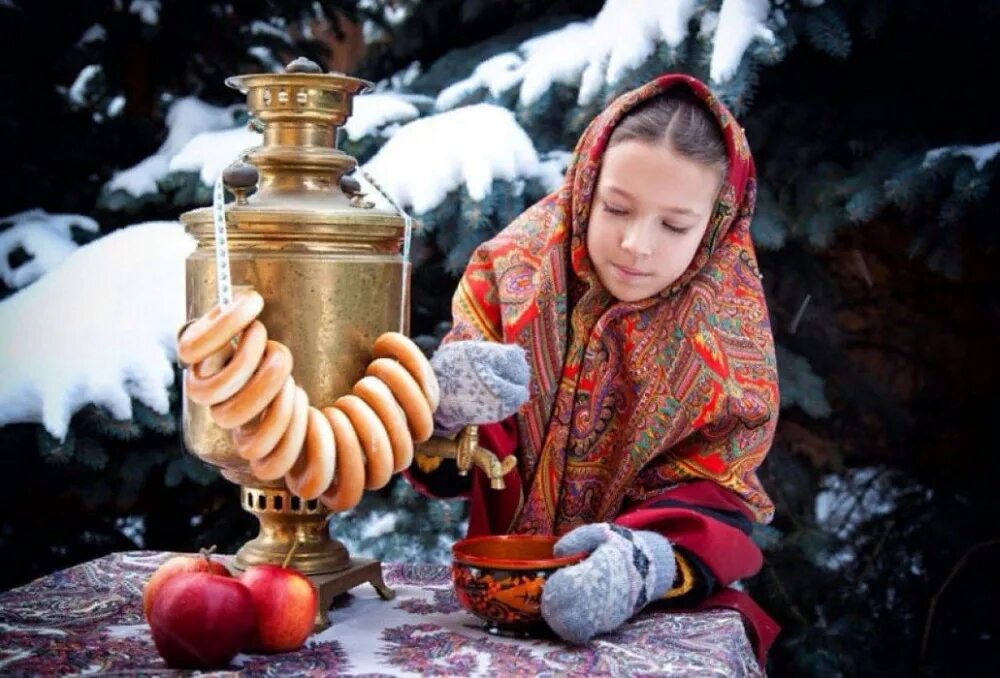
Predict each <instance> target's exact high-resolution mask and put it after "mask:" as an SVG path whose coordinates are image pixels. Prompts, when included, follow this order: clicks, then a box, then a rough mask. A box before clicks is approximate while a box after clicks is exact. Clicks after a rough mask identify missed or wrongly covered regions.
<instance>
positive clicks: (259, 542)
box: [180, 59, 511, 624]
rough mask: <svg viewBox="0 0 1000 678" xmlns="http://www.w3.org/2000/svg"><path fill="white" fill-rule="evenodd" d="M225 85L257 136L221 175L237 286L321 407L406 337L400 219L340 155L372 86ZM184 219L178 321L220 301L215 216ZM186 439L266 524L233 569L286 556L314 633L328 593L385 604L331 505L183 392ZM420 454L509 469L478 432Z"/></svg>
mask: <svg viewBox="0 0 1000 678" xmlns="http://www.w3.org/2000/svg"><path fill="white" fill-rule="evenodd" d="M226 84H227V85H229V86H230V87H233V88H235V89H238V90H239V91H240V92H242V93H244V94H246V96H247V107H248V109H249V113H250V116H251V122H252V124H253V125H255V126H256V127H257V128H259V129H262V130H263V145H262V146H260V147H258V148H254V149H252V150H248V151H246V152H245V153H244V154H243V157H242V159H241V160H242V162H240V163H237V164H235V165H233V166H231V167H230V168H229V169H227V170H226V172H225V174H224V179H225V182H226V185H227V187H228V188H229V189H230V191H231V192H232V193H233V194H234V195H235V196H236V199H235V201H234V202H231V203H229V204H227V205H226V207H225V219H226V224H227V233H228V245H229V261H230V270H231V275H232V281H233V287H234V289H239V288H240V287H252V288H253V289H255V290H256V291H257V292H259V293H260V294H261V295H262V296H263V298H264V301H265V306H264V311H263V313H262V314H261V317H260V319H261V321H262V322H263V323H264V325H265V326H266V327H267V329H268V335H269V336H270V338H273V339H275V340H277V341H279V342H281V343H283V344H285V345H286V346H288V348H289V349H291V352H292V355H293V357H294V368H293V372H292V375H293V378H294V379H295V383H296V384H298V385H299V386H301V387H302V388H303V389H305V391H306V393H307V394H308V396H309V401H310V402H312V403H318V404H320V405H321V406H324V405H329V404H331V403H333V402H334V401H335V400H336V399H337V398H338V397H340V396H342V395H344V394H346V393H349V392H350V391H351V388H352V386H353V385H354V383H355V382H356V381H357V380H358V379H359V378H361V377H362V376H364V372H365V368H366V366H367V365H368V363H369V362H370V360H371V358H372V356H371V346H372V344H373V343H374V341H375V339H376V338H377V337H378V336H379V335H381V334H382V333H383V332H387V331H397V332H403V333H408V329H409V327H408V325H409V304H410V287H409V280H410V270H409V266H410V265H409V263H408V262H407V261H406V260H405V258H404V242H405V239H406V237H407V236H408V234H407V233H406V222H405V219H404V216H403V215H402V214H401V213H400V212H398V211H397V210H396V209H395V208H394V207H393V205H391V204H390V203H388V202H387V201H385V200H380V201H379V202H380V203H381V204H382V205H384V206H378V205H376V203H375V201H374V200H369V199H368V198H367V197H366V195H365V194H364V193H362V192H361V185H360V183H359V182H358V181H356V180H355V179H353V178H352V177H348V176H347V175H348V174H349V173H350V172H352V171H353V170H354V169H355V167H356V165H357V161H356V160H355V159H354V158H353V157H351V156H349V155H347V154H345V153H343V152H341V151H339V150H337V148H336V139H337V129H338V127H340V126H341V125H343V124H344V123H345V121H346V120H347V118H348V117H349V116H350V114H351V111H352V100H353V98H354V97H355V96H356V95H358V94H360V93H362V92H363V91H364V90H366V89H367V88H368V86H369V85H370V83H368V82H366V81H364V80H359V79H357V78H352V77H348V76H346V75H342V74H336V73H322V72H321V71H320V68H319V67H318V66H316V65H315V64H313V63H312V62H308V61H306V60H303V59H297V60H296V61H294V62H292V63H291V64H289V66H288V67H287V68H286V71H285V72H283V73H267V74H254V75H242V76H235V77H231V78H229V79H227V80H226ZM253 188H256V192H255V193H253V194H252V195H250V196H249V197H248V196H247V194H248V193H249V192H250V191H251V190H252V189H253ZM370 197H373V198H374V197H375V196H370ZM180 218H181V221H182V222H183V223H184V225H185V227H186V230H187V231H188V232H189V233H191V234H192V235H193V236H194V237H195V238H196V239H197V242H198V245H197V248H196V250H195V251H194V252H193V253H192V254H191V255H190V256H189V257H188V259H187V262H186V287H187V309H186V313H187V318H189V319H193V318H197V317H199V316H201V315H203V314H204V313H205V312H206V311H208V310H209V309H210V308H211V307H212V306H214V305H215V304H216V302H217V301H218V284H217V279H216V261H215V242H214V238H213V212H212V209H211V208H201V209H196V210H192V211H190V212H186V213H185V214H183V215H181V217H180ZM183 431H184V442H185V445H186V446H187V448H188V449H189V450H190V451H191V452H192V453H193V454H195V455H196V456H197V457H199V458H200V459H202V460H203V461H205V462H207V463H209V464H211V465H213V466H216V467H218V468H219V469H220V470H221V472H222V475H223V476H224V477H225V478H226V479H228V480H230V481H231V482H233V483H236V484H237V485H239V486H240V488H241V489H240V502H241V505H242V506H243V508H244V509H245V510H246V511H248V512H250V513H251V514H253V515H255V516H256V517H257V518H258V519H259V521H260V533H259V534H258V536H257V537H256V538H255V539H253V540H251V541H249V542H247V543H246V544H245V545H244V546H243V547H242V548H241V549H240V550H239V552H238V553H237V554H236V558H235V562H234V566H235V567H236V569H239V570H242V569H245V568H246V567H248V566H250V565H254V564H258V563H281V562H282V561H284V560H285V557H286V554H288V553H289V552H290V551H293V553H292V557H291V560H290V565H291V566H292V567H294V568H296V569H298V570H299V571H301V572H302V573H304V574H306V575H308V576H309V577H310V578H311V579H312V580H313V582H314V583H315V584H316V585H317V587H318V588H319V591H320V620H319V623H320V624H322V623H324V622H325V612H326V610H327V609H328V607H329V605H330V602H331V600H332V599H333V597H334V596H336V595H337V594H339V593H342V592H344V591H346V590H348V589H350V588H353V587H354V586H356V585H358V584H361V583H363V582H365V581H368V582H370V583H371V584H372V585H373V586H375V588H376V589H377V590H378V592H379V594H380V595H382V597H384V598H390V597H392V591H391V590H390V589H388V588H387V587H386V586H385V584H384V582H383V579H382V570H381V564H380V563H379V562H378V561H375V560H369V559H358V558H352V557H351V556H350V554H349V553H348V552H347V549H346V548H345V547H344V546H343V544H341V543H340V542H339V541H337V540H336V539H333V538H331V537H330V535H329V530H328V526H327V519H328V518H329V516H330V512H329V510H328V509H327V508H326V507H324V506H323V505H322V504H320V503H319V502H318V500H310V501H302V500H300V499H299V498H298V497H296V496H294V495H292V494H291V493H290V492H289V491H288V489H287V488H286V487H285V485H284V482H283V481H282V480H277V481H271V482H263V481H260V480H258V479H257V478H255V477H254V476H253V475H252V474H251V473H250V471H249V466H248V463H247V462H246V461H245V460H243V459H242V458H241V457H239V456H238V455H237V454H236V452H235V449H234V447H233V444H232V441H231V438H230V434H229V432H227V431H224V430H222V429H220V428H219V427H218V426H216V425H215V424H214V423H213V421H212V420H211V418H210V415H209V408H207V407H205V406H202V405H198V404H196V403H194V402H192V401H190V400H189V399H188V398H187V395H186V394H185V396H184V404H183ZM421 449H422V450H423V453H424V454H430V455H434V456H443V457H455V458H456V460H457V462H458V463H459V467H460V469H462V470H468V469H469V468H470V466H471V465H472V464H473V463H475V464H478V465H480V466H482V467H483V469H484V470H485V471H486V472H487V474H488V475H489V476H490V478H491V483H492V484H493V486H494V487H502V484H503V481H502V476H503V475H504V474H505V473H506V472H507V471H509V470H510V468H511V464H510V463H507V464H504V465H501V464H500V463H498V462H497V461H496V458H495V457H493V455H491V454H490V453H488V452H486V451H485V450H483V449H482V448H478V447H477V445H476V432H475V429H474V428H469V429H467V430H466V431H464V432H463V433H462V434H461V435H460V436H459V438H458V439H456V440H454V441H448V440H436V439H432V440H431V441H429V442H428V443H426V444H425V445H424V446H423V447H422V448H420V447H418V450H421ZM293 545H294V549H293V548H292V547H293Z"/></svg>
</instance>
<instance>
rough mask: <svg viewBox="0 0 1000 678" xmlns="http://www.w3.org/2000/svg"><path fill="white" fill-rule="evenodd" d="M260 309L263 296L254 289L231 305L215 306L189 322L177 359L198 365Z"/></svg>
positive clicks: (237, 296)
mask: <svg viewBox="0 0 1000 678" xmlns="http://www.w3.org/2000/svg"><path fill="white" fill-rule="evenodd" d="M262 310H264V297H262V296H260V294H259V293H257V292H256V291H254V290H244V291H240V292H238V293H237V294H236V296H235V297H234V298H233V301H232V303H231V304H229V305H228V306H226V307H225V308H222V307H221V306H219V305H218V304H216V305H215V306H213V307H212V308H211V309H209V311H208V313H206V314H205V315H203V316H201V317H200V318H198V319H197V320H195V321H194V322H193V323H191V324H190V325H189V326H188V327H187V328H186V329H185V330H184V332H183V333H182V334H181V337H180V340H179V341H178V342H177V357H178V358H180V360H181V362H183V363H186V364H188V365H194V364H195V363H200V362H201V361H202V360H204V359H205V358H207V357H208V356H210V355H212V354H213V353H215V352H216V351H218V350H219V349H220V348H222V347H223V346H224V345H225V344H226V343H227V342H228V341H229V340H230V339H232V338H233V337H235V336H236V335H237V334H239V333H240V332H242V331H243V330H244V329H246V327H247V326H248V325H249V324H250V323H252V322H253V321H254V320H256V319H257V316H259V315H260V312H261V311H262Z"/></svg>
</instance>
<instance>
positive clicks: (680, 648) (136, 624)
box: [0, 552, 761, 677]
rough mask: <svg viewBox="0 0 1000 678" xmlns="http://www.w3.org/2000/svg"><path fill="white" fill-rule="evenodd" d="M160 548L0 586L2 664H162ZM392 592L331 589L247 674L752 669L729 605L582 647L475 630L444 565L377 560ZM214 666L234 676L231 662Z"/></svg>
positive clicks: (239, 664) (116, 669) (46, 669)
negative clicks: (326, 603) (155, 609)
mask: <svg viewBox="0 0 1000 678" xmlns="http://www.w3.org/2000/svg"><path fill="white" fill-rule="evenodd" d="M170 555H173V554H169V553H152V552H129V553H116V554H112V555H109V556H105V557H103V558H100V559H98V560H93V561H91V562H88V563H84V564H83V565H78V566H76V567H72V568H69V569H66V570H62V571H60V572H56V573H54V574H51V575H49V576H46V577H43V578H41V579H38V580H36V581H34V582H32V583H30V584H28V585H26V586H22V587H20V588H16V589H12V590H10V591H8V592H6V593H2V594H0V674H2V675H11V674H14V675H22V674H37V675H47V676H48V675H62V674H72V673H103V674H107V673H119V674H123V675H136V674H139V673H143V674H150V673H155V674H157V675H162V674H168V673H171V672H170V671H168V670H167V669H166V667H165V665H164V663H163V660H161V659H160V657H159V656H158V655H157V654H156V649H155V648H154V647H153V642H152V639H151V637H150V634H149V627H148V626H147V625H146V624H145V621H144V620H143V617H142V604H141V603H142V587H143V584H144V583H145V581H146V579H147V578H148V577H149V575H150V574H151V573H152V572H153V570H155V569H156V567H157V566H158V565H159V564H160V563H162V562H163V561H164V560H166V559H167V558H168V557H169V556H170ZM384 571H385V579H386V583H387V584H388V585H389V586H390V587H392V588H393V589H395V591H396V598H395V599H394V600H392V601H388V602H387V601H384V600H382V599H381V598H379V597H378V595H377V594H376V592H375V590H374V588H372V587H371V586H369V585H367V584H366V585H363V586H360V587H358V588H356V589H354V590H353V591H352V592H351V593H349V594H346V595H344V596H341V597H340V598H338V599H337V601H336V602H335V603H334V606H333V608H332V609H331V611H330V613H329V614H330V621H331V625H330V627H329V628H327V629H326V630H325V631H323V632H322V633H320V634H317V635H315V636H313V637H312V638H311V639H310V640H309V641H308V643H307V644H306V646H305V647H304V648H302V649H301V650H299V651H298V652H294V653H287V654H283V655H273V656H264V655H238V656H237V657H236V659H234V660H233V664H232V667H233V669H235V670H238V671H239V672H241V673H246V674H252V675H274V676H291V675H295V676H301V675H351V676H358V675H367V676H372V675H434V676H465V675H484V676H510V675H523V676H542V675H570V676H597V675H615V676H637V675H690V676H727V677H728V676H757V675H760V674H761V671H760V669H759V667H758V666H757V663H756V660H755V659H754V656H753V651H752V649H751V647H750V643H749V641H748V640H747V637H746V634H745V632H744V629H743V624H742V621H741V619H740V617H739V615H738V614H737V613H735V612H732V611H710V612H700V613H697V614H679V613H668V612H663V611H650V610H647V611H646V612H644V613H643V614H640V615H639V616H638V617H637V618H636V619H634V620H633V621H632V622H630V623H628V624H626V625H625V626H624V627H623V628H622V629H620V630H619V631H618V632H616V633H613V634H610V635H607V636H603V637H601V638H599V639H597V640H595V641H593V642H592V643H591V644H590V645H589V646H587V647H584V648H578V647H573V646H569V645H565V644H563V643H560V642H558V641H557V640H555V639H529V640H524V639H510V638H503V637H497V636H492V635H489V634H487V633H485V632H484V631H482V630H481V626H480V625H479V623H478V620H477V619H476V618H475V617H473V616H472V615H470V614H468V613H466V612H465V611H464V610H462V609H461V608H460V607H459V606H458V603H457V601H456V599H455V595H454V592H453V591H452V588H451V579H450V573H449V569H448V568H447V567H443V566H438V565H406V564H398V563H387V564H385V565H384ZM235 670H234V671H226V672H216V674H215V675H233V674H235V673H236V671H235Z"/></svg>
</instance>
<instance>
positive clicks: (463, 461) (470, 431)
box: [416, 426, 517, 490]
mask: <svg viewBox="0 0 1000 678" xmlns="http://www.w3.org/2000/svg"><path fill="white" fill-rule="evenodd" d="M416 452H417V453H418V454H422V455H424V456H428V457H440V458H442V459H454V460H455V466H457V467H458V473H459V474H460V475H463V476H464V475H466V474H468V473H469V469H470V468H472V465H473V464H475V465H476V466H478V467H479V468H481V469H482V470H483V473H485V474H486V476H487V477H488V478H489V479H490V487H491V488H492V489H494V490H502V489H504V487H506V483H505V482H504V476H506V475H507V474H508V473H510V472H511V471H513V470H514V467H515V466H517V457H514V456H510V457H506V458H505V459H504V460H503V461H501V460H499V459H497V456H496V455H495V454H493V453H492V452H490V451H489V450H487V449H484V448H482V447H480V446H479V427H478V426H466V427H465V428H464V429H462V431H461V432H460V433H459V434H458V437H456V438H454V439H450V438H431V439H430V440H428V441H427V442H425V443H421V444H420V445H417V449H416Z"/></svg>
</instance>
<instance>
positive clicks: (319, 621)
mask: <svg viewBox="0 0 1000 678" xmlns="http://www.w3.org/2000/svg"><path fill="white" fill-rule="evenodd" d="M309 579H310V580H311V581H312V583H313V584H315V585H316V589H317V590H318V591H319V609H318V610H317V612H316V631H321V630H323V629H325V628H327V627H328V626H329V625H330V620H329V619H328V618H327V612H329V610H330V606H331V605H333V599H334V598H336V597H337V596H339V595H340V594H342V593H346V592H348V591H350V590H351V589H353V588H354V587H356V586H360V585H361V584H364V583H365V582H368V583H369V584H371V585H372V586H374V587H375V590H376V591H377V592H378V595H379V597H381V598H382V600H392V599H393V598H395V597H396V592H395V591H393V590H392V589H391V588H389V587H388V586H386V584H385V580H384V579H383V578H382V563H381V561H378V560H372V559H370V558H351V562H350V565H349V566H348V567H347V569H346V570H344V571H342V572H334V573H333V574H314V575H309Z"/></svg>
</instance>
